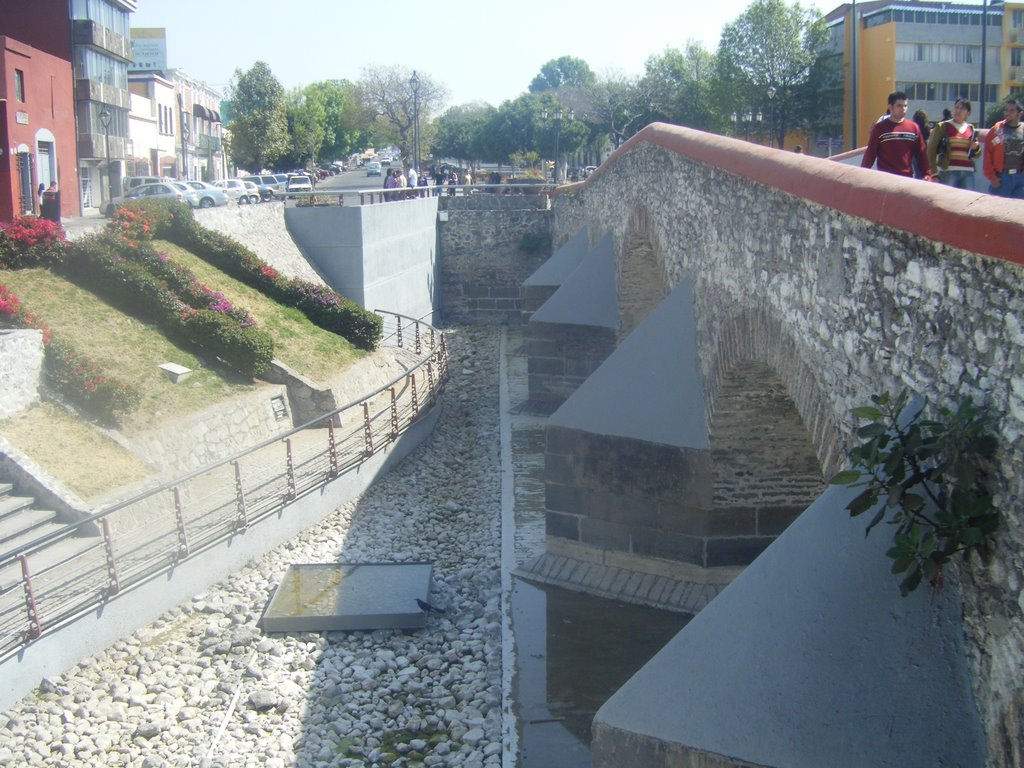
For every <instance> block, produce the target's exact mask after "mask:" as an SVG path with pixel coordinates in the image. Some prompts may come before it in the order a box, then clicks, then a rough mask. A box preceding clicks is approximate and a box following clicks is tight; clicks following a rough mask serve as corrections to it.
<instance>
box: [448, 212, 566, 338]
mask: <svg viewBox="0 0 1024 768" xmlns="http://www.w3.org/2000/svg"><path fill="white" fill-rule="evenodd" d="M440 206H441V208H440V215H439V218H440V221H438V225H437V237H438V257H439V280H440V311H441V316H442V317H443V318H444V319H445V320H446V321H448V322H460V323H486V324H495V323H497V324H509V323H519V322H521V321H522V311H523V297H522V283H523V280H525V279H526V278H527V277H529V276H530V275H531V274H533V272H534V271H535V270H536V269H537V268H538V267H539V266H540V265H541V264H543V263H544V261H545V260H546V259H547V258H548V257H549V256H550V255H551V223H552V212H551V211H550V210H549V209H548V199H547V198H546V197H541V196H538V195H491V194H479V195H470V196H467V197H450V198H449V197H442V198H440ZM445 219H447V220H445Z"/></svg>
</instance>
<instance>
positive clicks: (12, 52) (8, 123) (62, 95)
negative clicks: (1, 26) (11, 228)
mask: <svg viewBox="0 0 1024 768" xmlns="http://www.w3.org/2000/svg"><path fill="white" fill-rule="evenodd" d="M55 37H57V38H58V39H59V38H60V37H61V36H60V35H56V36H55ZM70 42H71V41H70V39H67V42H66V44H65V45H60V46H57V47H54V46H53V45H52V44H51V46H49V48H50V50H49V51H44V50H40V49H38V48H34V47H32V46H31V45H28V44H26V43H24V42H21V41H19V40H16V39H14V38H13V37H8V36H0V150H2V153H3V154H2V156H0V221H10V220H11V219H12V218H14V217H15V216H18V215H21V214H24V213H32V212H38V208H39V202H38V199H37V198H38V194H37V190H38V188H39V185H40V184H44V185H46V186H49V184H50V182H51V181H56V182H57V184H58V187H59V188H60V189H61V190H62V194H61V214H62V215H63V216H79V215H81V206H80V202H79V195H78V188H79V182H78V157H77V147H76V141H77V133H76V130H75V94H74V74H73V71H72V66H71V45H70Z"/></svg>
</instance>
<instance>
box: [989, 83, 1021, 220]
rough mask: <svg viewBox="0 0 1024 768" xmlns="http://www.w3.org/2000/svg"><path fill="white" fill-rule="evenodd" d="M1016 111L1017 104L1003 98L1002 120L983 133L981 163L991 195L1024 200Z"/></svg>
mask: <svg viewBox="0 0 1024 768" xmlns="http://www.w3.org/2000/svg"><path fill="white" fill-rule="evenodd" d="M1020 113H1021V107H1020V103H1019V102H1017V101H1016V100H1015V99H1007V100H1006V108H1005V109H1004V110H1003V115H1004V118H1005V119H1003V120H1000V121H999V122H998V123H996V124H995V125H993V126H992V128H991V129H990V130H989V132H988V134H986V136H985V157H984V159H983V161H982V165H983V166H984V170H985V176H986V177H987V178H988V180H989V192H990V193H991V194H993V195H999V196H1000V197H1012V198H1015V199H1017V200H1024V124H1022V123H1021V121H1020Z"/></svg>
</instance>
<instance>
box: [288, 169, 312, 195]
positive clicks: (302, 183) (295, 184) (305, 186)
mask: <svg viewBox="0 0 1024 768" xmlns="http://www.w3.org/2000/svg"><path fill="white" fill-rule="evenodd" d="M286 191H288V192H312V191H313V182H311V181H310V180H309V176H305V175H303V174H301V173H299V174H295V175H293V176H289V177H288V189H287V190H286Z"/></svg>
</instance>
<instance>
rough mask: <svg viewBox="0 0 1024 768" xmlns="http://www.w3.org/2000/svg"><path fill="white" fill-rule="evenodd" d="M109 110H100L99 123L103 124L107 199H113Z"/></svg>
mask: <svg viewBox="0 0 1024 768" xmlns="http://www.w3.org/2000/svg"><path fill="white" fill-rule="evenodd" d="M110 118H111V114H110V110H109V109H107V108H106V107H104V108H103V109H101V110H100V124H101V125H102V126H103V143H104V145H105V147H106V153H107V201H108V202H110V201H111V200H113V199H114V176H113V175H112V174H111V173H110Z"/></svg>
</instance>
